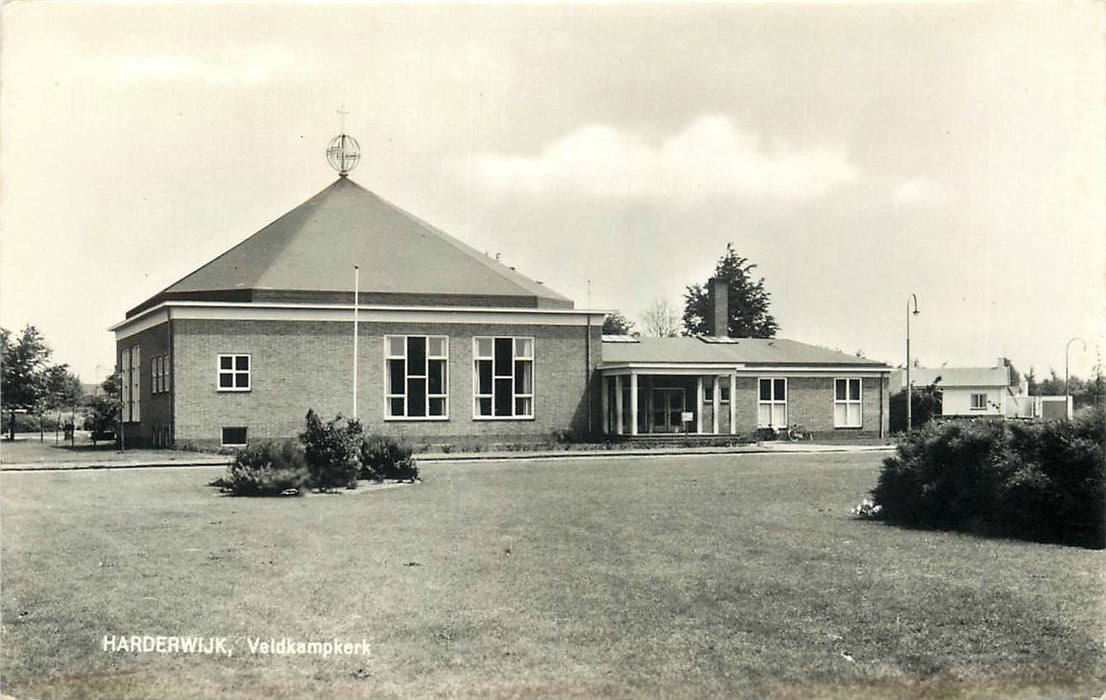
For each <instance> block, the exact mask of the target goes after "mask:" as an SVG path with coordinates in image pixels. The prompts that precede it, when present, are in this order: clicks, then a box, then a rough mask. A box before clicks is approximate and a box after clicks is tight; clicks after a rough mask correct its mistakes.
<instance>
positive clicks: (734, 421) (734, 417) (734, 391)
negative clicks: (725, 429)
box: [730, 374, 737, 435]
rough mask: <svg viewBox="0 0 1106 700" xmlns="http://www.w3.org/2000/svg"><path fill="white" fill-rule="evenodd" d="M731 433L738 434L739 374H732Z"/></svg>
mask: <svg viewBox="0 0 1106 700" xmlns="http://www.w3.org/2000/svg"><path fill="white" fill-rule="evenodd" d="M730 435H737V375H736V374H731V375H730Z"/></svg>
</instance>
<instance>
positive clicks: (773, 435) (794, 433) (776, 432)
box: [753, 423, 814, 442]
mask: <svg viewBox="0 0 1106 700" xmlns="http://www.w3.org/2000/svg"><path fill="white" fill-rule="evenodd" d="M753 437H754V438H755V439H756V440H757V442H768V441H772V440H789V441H791V442H799V441H800V440H813V439H814V436H813V435H811V434H810V431H809V430H807V429H806V427H805V426H803V425H800V424H799V423H792V424H791V425H789V426H788V427H786V428H777V427H775V426H772V425H770V426H768V427H766V428H757V429H756V432H754V433H753Z"/></svg>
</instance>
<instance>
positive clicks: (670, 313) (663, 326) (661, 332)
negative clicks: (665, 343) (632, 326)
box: [642, 297, 680, 338]
mask: <svg viewBox="0 0 1106 700" xmlns="http://www.w3.org/2000/svg"><path fill="white" fill-rule="evenodd" d="M642 323H643V325H644V326H645V335H647V336H650V337H653V338H675V337H676V336H678V335H679V334H680V316H679V314H677V313H676V309H675V308H673V306H672V304H671V302H669V301H668V299H666V298H664V297H658V298H656V299H654V300H653V305H652V306H650V307H649V308H648V309H646V310H645V313H644V314H642Z"/></svg>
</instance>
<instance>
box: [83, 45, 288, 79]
mask: <svg viewBox="0 0 1106 700" xmlns="http://www.w3.org/2000/svg"><path fill="white" fill-rule="evenodd" d="M294 63H295V58H294V56H293V55H292V54H291V53H289V52H288V51H285V50H283V49H279V48H275V47H259V48H252V49H233V50H227V51H222V52H220V53H219V54H217V55H214V56H203V55H196V54H190V53H158V52H128V53H121V54H116V55H114V56H111V57H107V58H104V59H101V60H99V61H95V64H96V65H94V66H93V70H95V71H97V72H98V73H101V74H103V75H105V76H107V77H108V78H109V79H112V80H116V81H120V82H124V83H149V82H176V81H188V82H199V83H205V84H208V85H231V86H239V85H252V84H256V83H262V82H265V81H268V80H271V79H272V78H273V77H275V76H276V75H278V74H280V73H284V72H287V71H288V70H289V69H290V68H291V67H292V66H293V64H294Z"/></svg>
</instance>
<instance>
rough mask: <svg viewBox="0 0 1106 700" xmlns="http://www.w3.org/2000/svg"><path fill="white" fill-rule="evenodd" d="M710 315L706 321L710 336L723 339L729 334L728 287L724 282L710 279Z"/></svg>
mask: <svg viewBox="0 0 1106 700" xmlns="http://www.w3.org/2000/svg"><path fill="white" fill-rule="evenodd" d="M710 313H711V317H710V318H709V319H707V321H708V330H710V334H711V335H713V336H715V337H717V338H725V337H727V336H728V335H729V334H730V286H729V285H728V284H727V283H726V280H724V279H719V278H717V277H712V278H711V280H710Z"/></svg>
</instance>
